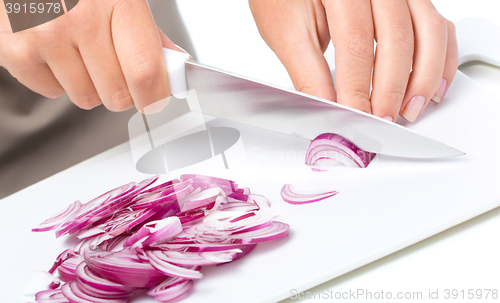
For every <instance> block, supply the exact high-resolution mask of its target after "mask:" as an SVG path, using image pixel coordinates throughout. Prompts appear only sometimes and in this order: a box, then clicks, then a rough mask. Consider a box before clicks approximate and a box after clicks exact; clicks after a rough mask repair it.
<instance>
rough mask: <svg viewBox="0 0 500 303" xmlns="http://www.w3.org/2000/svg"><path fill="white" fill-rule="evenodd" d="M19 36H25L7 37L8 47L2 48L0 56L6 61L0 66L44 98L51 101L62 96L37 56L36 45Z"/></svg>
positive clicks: (53, 78) (50, 74)
mask: <svg viewBox="0 0 500 303" xmlns="http://www.w3.org/2000/svg"><path fill="white" fill-rule="evenodd" d="M20 35H25V34H24V33H18V36H17V37H9V46H8V47H6V48H3V51H4V53H3V54H2V58H8V60H2V65H3V66H4V67H5V68H6V69H7V70H8V71H9V72H10V74H11V75H12V76H13V77H15V78H16V79H17V80H18V81H19V82H20V83H21V84H23V85H24V86H26V87H28V88H29V89H31V90H32V91H34V92H36V93H38V94H40V95H42V96H44V97H47V98H51V99H53V98H57V97H59V96H61V95H62V94H64V89H63V87H62V86H61V84H59V82H58V81H57V79H56V77H55V76H54V74H53V73H52V70H51V69H50V67H49V66H48V65H47V64H46V63H45V62H44V61H43V59H42V58H40V56H39V55H38V52H37V51H36V45H35V44H33V43H30V41H29V39H24V37H23V36H20ZM6 39H7V38H6Z"/></svg>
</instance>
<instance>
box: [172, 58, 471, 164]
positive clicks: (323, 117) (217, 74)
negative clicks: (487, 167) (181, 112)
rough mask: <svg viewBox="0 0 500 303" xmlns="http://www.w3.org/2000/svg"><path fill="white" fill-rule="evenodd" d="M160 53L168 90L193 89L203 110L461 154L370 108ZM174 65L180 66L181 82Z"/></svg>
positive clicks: (284, 129) (261, 123)
mask: <svg viewBox="0 0 500 303" xmlns="http://www.w3.org/2000/svg"><path fill="white" fill-rule="evenodd" d="M164 53H165V56H166V59H167V62H168V63H167V66H169V77H170V78H171V79H170V83H171V90H172V92H173V93H174V95H175V93H176V90H177V92H179V91H186V88H187V91H190V90H195V92H196V96H197V98H198V102H199V105H200V109H201V112H202V113H203V114H207V115H211V116H215V117H219V118H223V119H227V120H231V121H235V122H238V123H243V124H248V125H252V126H256V127H260V128H264V129H268V130H272V131H275V132H279V133H283V134H287V135H293V136H297V137H302V138H305V139H308V140H313V139H314V138H315V137H316V136H318V135H320V134H322V133H336V134H339V135H341V136H343V137H345V138H347V139H349V140H350V141H352V142H353V143H354V144H356V145H357V146H358V147H359V148H361V149H364V150H366V151H370V152H374V153H380V154H385V155H391V156H398V157H409V158H439V157H450V156H458V155H463V154H464V153H463V152H461V151H459V150H457V149H455V148H453V147H450V146H448V145H446V144H444V143H441V142H439V141H436V140H434V139H431V138H428V137H426V136H423V135H420V134H418V133H416V132H414V131H412V130H410V129H408V128H406V127H403V126H401V125H398V124H396V123H392V122H390V121H386V120H384V119H381V118H378V117H375V116H373V115H371V114H367V113H364V112H361V111H359V110H355V109H352V108H349V107H346V106H343V105H340V104H337V103H334V102H331V101H328V100H324V99H321V98H317V97H314V96H311V95H308V94H304V93H301V92H297V91H293V90H288V89H284V88H280V87H276V86H273V85H269V84H266V83H264V82H262V81H258V80H253V79H249V78H247V77H245V76H240V75H236V74H234V73H232V72H228V71H224V70H221V69H218V68H215V67H210V66H207V65H205V64H202V63H199V62H195V61H192V60H186V59H187V57H186V55H185V54H182V55H179V54H181V53H179V52H176V51H172V50H167V49H164ZM176 67H177V68H176ZM179 67H180V69H181V70H182V69H183V68H185V79H186V80H185V83H184V80H183V79H182V78H183V72H184V71H179ZM175 70H176V71H175ZM179 84H181V85H180V88H179ZM183 85H185V86H183Z"/></svg>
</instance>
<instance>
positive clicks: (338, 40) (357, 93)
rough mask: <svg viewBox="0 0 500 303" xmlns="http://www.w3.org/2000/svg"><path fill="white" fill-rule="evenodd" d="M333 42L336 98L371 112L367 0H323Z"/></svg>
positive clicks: (370, 32) (370, 29)
mask: <svg viewBox="0 0 500 303" xmlns="http://www.w3.org/2000/svg"><path fill="white" fill-rule="evenodd" d="M324 3H325V9H326V14H327V17H328V25H329V27H330V36H331V37H332V42H333V45H334V46H335V68H336V69H335V80H336V88H337V102H338V103H340V104H343V105H347V106H350V107H353V108H355V109H359V110H362V111H364V112H367V113H371V109H370V101H369V96H370V83H371V74H372V68H373V60H374V54H373V44H374V42H373V38H374V34H373V21H372V11H371V5H370V1H369V0H360V1H351V0H335V1H332V0H330V1H327V0H325V1H324Z"/></svg>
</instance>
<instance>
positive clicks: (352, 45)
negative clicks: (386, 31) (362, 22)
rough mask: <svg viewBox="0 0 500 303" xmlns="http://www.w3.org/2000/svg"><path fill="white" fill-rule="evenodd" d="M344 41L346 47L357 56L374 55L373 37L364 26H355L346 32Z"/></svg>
mask: <svg viewBox="0 0 500 303" xmlns="http://www.w3.org/2000/svg"><path fill="white" fill-rule="evenodd" d="M342 43H343V46H344V49H345V50H346V51H347V52H348V53H349V54H351V55H353V56H355V57H358V58H367V57H368V58H369V57H373V37H372V35H371V34H370V33H369V32H368V31H367V30H365V29H364V28H361V27H354V28H353V29H351V30H350V31H348V32H346V33H345V35H344V37H343V39H342Z"/></svg>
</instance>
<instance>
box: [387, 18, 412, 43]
mask: <svg viewBox="0 0 500 303" xmlns="http://www.w3.org/2000/svg"><path fill="white" fill-rule="evenodd" d="M387 36H388V38H389V39H390V40H392V41H394V42H395V43H397V44H398V45H403V46H406V47H411V48H413V42H414V37H413V28H412V27H411V24H410V25H408V24H407V23H406V22H403V21H402V20H400V21H398V22H396V23H395V24H394V25H392V26H390V27H389V28H388V30H387Z"/></svg>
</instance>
